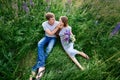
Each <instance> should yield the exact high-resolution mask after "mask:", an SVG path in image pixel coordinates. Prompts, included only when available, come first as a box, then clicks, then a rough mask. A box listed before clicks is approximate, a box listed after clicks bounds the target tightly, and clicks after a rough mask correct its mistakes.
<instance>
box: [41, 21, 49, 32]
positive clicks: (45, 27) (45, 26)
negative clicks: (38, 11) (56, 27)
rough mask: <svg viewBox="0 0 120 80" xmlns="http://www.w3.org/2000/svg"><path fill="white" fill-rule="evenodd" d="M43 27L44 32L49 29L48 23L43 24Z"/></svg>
mask: <svg viewBox="0 0 120 80" xmlns="http://www.w3.org/2000/svg"><path fill="white" fill-rule="evenodd" d="M42 26H43V29H44V31H45V30H47V29H48V27H47V25H46V22H43V23H42Z"/></svg>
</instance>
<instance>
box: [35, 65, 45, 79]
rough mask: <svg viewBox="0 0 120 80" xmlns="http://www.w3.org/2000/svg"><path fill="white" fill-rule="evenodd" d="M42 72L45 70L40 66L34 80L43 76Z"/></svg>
mask: <svg viewBox="0 0 120 80" xmlns="http://www.w3.org/2000/svg"><path fill="white" fill-rule="evenodd" d="M44 72H45V67H40V68H39V69H38V73H37V75H36V80H39V79H40V78H41V77H42V76H43V74H44Z"/></svg>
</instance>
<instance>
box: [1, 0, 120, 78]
mask: <svg viewBox="0 0 120 80" xmlns="http://www.w3.org/2000/svg"><path fill="white" fill-rule="evenodd" d="M31 1H32V4H31V3H30V0H25V1H24V0H4V1H3V0H0V15H1V16H0V33H1V34H0V47H1V48H0V53H1V54H0V74H1V75H0V80H7V79H8V80H27V79H28V78H29V75H30V70H31V67H32V66H33V65H34V64H35V62H36V58H37V42H38V41H39V40H40V39H41V38H42V37H43V36H44V31H43V29H42V26H41V24H42V22H43V21H45V19H44V14H45V13H46V12H49V11H50V12H53V13H55V15H56V20H58V19H59V17H60V16H62V15H66V16H68V18H69V25H70V26H71V27H72V30H73V33H74V34H75V35H76V36H75V37H76V42H75V46H74V47H75V48H76V49H78V50H80V51H84V52H85V53H86V54H88V55H89V56H90V60H85V59H83V58H82V57H80V56H78V55H77V56H76V57H77V59H78V60H79V62H80V63H81V64H82V65H83V66H84V67H85V70H84V71H81V70H79V68H78V67H77V66H76V65H75V64H74V63H73V62H72V61H71V60H70V59H69V57H68V56H67V54H66V53H65V52H64V50H63V49H62V47H61V44H60V41H59V40H58V41H57V43H56V45H55V47H54V49H53V51H52V52H51V54H50V55H49V57H48V59H47V61H46V72H45V75H44V76H43V77H42V80H119V79H120V76H119V74H120V66H119V65H120V47H119V46H120V43H119V41H120V34H119V32H118V34H116V35H114V36H112V37H110V33H111V32H112V30H113V29H114V27H115V26H116V24H117V23H118V22H119V21H120V18H119V17H120V15H119V11H120V10H119V7H120V6H119V3H120V1H119V0H114V1H112V0H104V1H102V0H70V1H72V2H67V1H68V0H31ZM46 1H47V2H46ZM23 4H26V5H27V6H26V5H24V8H23Z"/></svg>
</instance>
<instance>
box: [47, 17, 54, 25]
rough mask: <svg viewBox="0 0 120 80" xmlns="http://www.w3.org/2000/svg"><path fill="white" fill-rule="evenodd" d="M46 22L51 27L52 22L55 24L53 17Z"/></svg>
mask: <svg viewBox="0 0 120 80" xmlns="http://www.w3.org/2000/svg"><path fill="white" fill-rule="evenodd" d="M48 22H49V24H50V25H53V24H54V22H55V18H54V17H53V18H50V19H49V20H48Z"/></svg>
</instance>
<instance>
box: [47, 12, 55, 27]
mask: <svg viewBox="0 0 120 80" xmlns="http://www.w3.org/2000/svg"><path fill="white" fill-rule="evenodd" d="M45 17H46V19H47V20H48V23H49V24H50V25H53V24H54V22H55V15H54V14H53V13H51V12H48V13H46V15H45Z"/></svg>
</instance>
